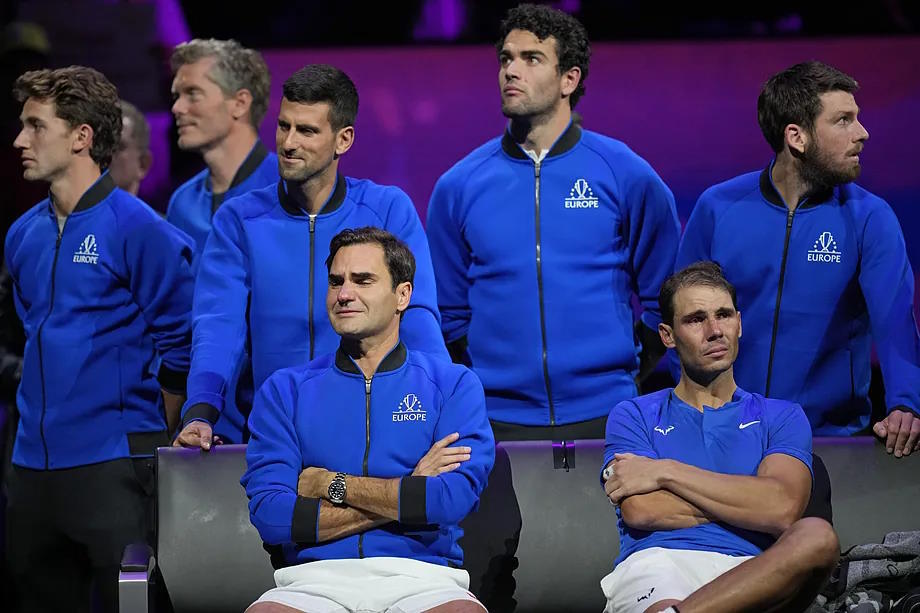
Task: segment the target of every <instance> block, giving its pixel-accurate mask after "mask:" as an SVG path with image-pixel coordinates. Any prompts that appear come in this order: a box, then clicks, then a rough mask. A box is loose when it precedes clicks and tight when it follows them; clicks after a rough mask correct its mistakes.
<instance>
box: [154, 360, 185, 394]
mask: <svg viewBox="0 0 920 613" xmlns="http://www.w3.org/2000/svg"><path fill="white" fill-rule="evenodd" d="M157 381H159V382H160V387H162V388H163V389H164V390H166V391H167V392H170V393H171V394H179V395H180V396H185V387H186V382H187V381H188V371H187V370H186V371H181V370H172V369H170V368H167V367H166V364H160V370H159V372H158V373H157Z"/></svg>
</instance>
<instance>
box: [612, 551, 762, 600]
mask: <svg viewBox="0 0 920 613" xmlns="http://www.w3.org/2000/svg"><path fill="white" fill-rule="evenodd" d="M752 557H753V556H729V555H725V554H724V553H712V552H711V551H693V550H689V549H665V548H663V547H650V548H648V549H643V550H642V551H637V552H636V553H634V554H632V555H631V556H629V557H628V558H626V559H625V560H623V561H622V562H620V563H619V564H617V566H616V568H614V569H613V572H612V573H610V574H609V575H607V576H606V577H604V578H603V579H601V589H602V590H603V591H604V596H606V597H607V608H605V609H604V613H642V611H645V610H646V609H647V608H648V607H650V606H651V605H653V604H655V603H656V602H659V601H661V600H672V599H673V600H683V599H684V598H686V597H687V596H689V595H690V594H692V593H693V592H695V591H696V590H698V589H700V588H701V587H703V586H704V585H706V584H707V583H709V582H710V581H712V580H713V579H715V578H716V577H718V576H719V575H722V574H724V573H727V572H728V571H730V570H731V569H733V568H734V567H736V566H738V565H739V564H741V563H742V562H745V561H746V560H750V559H751V558H752Z"/></svg>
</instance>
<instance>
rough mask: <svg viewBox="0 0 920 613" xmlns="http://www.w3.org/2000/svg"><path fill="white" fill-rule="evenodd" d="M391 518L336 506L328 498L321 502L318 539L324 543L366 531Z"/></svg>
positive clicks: (348, 507)
mask: <svg viewBox="0 0 920 613" xmlns="http://www.w3.org/2000/svg"><path fill="white" fill-rule="evenodd" d="M389 522H390V520H389V519H387V518H385V517H381V516H379V515H375V514H374V513H370V512H367V511H362V510H361V509H358V508H355V507H350V506H336V505H334V504H332V503H330V502H328V501H326V500H321V501H320V503H319V522H318V525H317V529H316V541H317V542H318V543H324V542H326V541H333V540H335V539H339V538H343V537H346V536H351V535H352V534H359V533H361V532H366V531H368V530H371V529H373V528H376V527H377V526H382V525H383V524H386V523H389Z"/></svg>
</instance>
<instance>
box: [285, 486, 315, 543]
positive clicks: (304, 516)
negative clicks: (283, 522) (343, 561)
mask: <svg viewBox="0 0 920 613" xmlns="http://www.w3.org/2000/svg"><path fill="white" fill-rule="evenodd" d="M318 520H319V498H304V497H303V496H298V497H297V502H295V503H294V515H293V516H292V517H291V540H292V541H294V542H295V543H297V544H298V545H316V543H318V542H319V541H317V538H316V536H317V535H316V523H317V521H318Z"/></svg>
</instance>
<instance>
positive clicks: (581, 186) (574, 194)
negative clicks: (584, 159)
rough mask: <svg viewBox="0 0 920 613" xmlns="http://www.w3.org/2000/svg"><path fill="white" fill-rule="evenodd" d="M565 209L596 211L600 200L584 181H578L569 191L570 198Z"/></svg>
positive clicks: (566, 200) (567, 199)
mask: <svg viewBox="0 0 920 613" xmlns="http://www.w3.org/2000/svg"><path fill="white" fill-rule="evenodd" d="M565 208H567V209H596V208H599V207H598V199H597V198H595V196H594V190H593V189H591V186H590V185H588V182H587V181H585V180H584V179H577V180H576V181H575V185H573V186H572V189H570V190H569V197H568V198H566V199H565Z"/></svg>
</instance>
